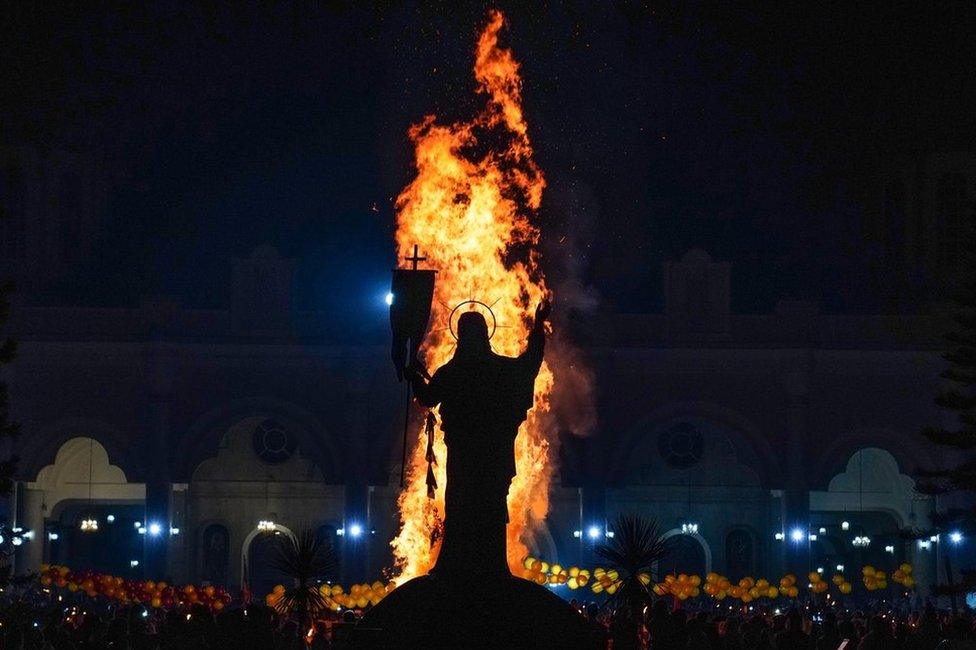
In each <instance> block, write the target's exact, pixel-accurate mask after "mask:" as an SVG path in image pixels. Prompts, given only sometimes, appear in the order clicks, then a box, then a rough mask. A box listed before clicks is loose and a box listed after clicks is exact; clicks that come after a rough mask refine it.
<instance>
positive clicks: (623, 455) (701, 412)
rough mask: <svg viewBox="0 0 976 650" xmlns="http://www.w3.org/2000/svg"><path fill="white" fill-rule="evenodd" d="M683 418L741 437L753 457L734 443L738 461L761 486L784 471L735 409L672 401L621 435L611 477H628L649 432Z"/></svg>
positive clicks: (748, 421) (759, 435)
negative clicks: (754, 474) (719, 428)
mask: <svg viewBox="0 0 976 650" xmlns="http://www.w3.org/2000/svg"><path fill="white" fill-rule="evenodd" d="M685 419H695V420H702V421H707V422H710V423H712V424H714V425H716V426H718V427H721V428H722V429H724V430H725V431H727V432H728V433H729V434H730V435H732V436H739V437H741V438H742V439H743V440H744V442H745V443H746V446H747V452H748V453H749V454H750V455H752V456H753V457H752V458H747V457H743V455H742V454H741V453H740V451H741V447H739V446H738V445H736V447H737V449H736V458H737V460H738V461H739V462H740V463H742V464H743V465H745V466H746V467H748V468H749V469H751V470H752V471H754V472H755V473H756V475H757V476H758V477H759V480H760V482H761V484H762V485H766V486H768V485H772V484H777V483H778V482H779V481H781V479H782V477H783V474H782V470H781V465H780V461H779V457H778V456H777V455H776V454H775V453H773V449H772V447H771V446H770V444H769V441H768V440H767V439H766V438H765V437H764V436H763V435H762V434H761V433H760V431H759V430H758V428H757V427H756V426H755V425H753V424H752V422H751V421H750V420H748V419H747V418H745V417H743V416H742V415H740V414H739V413H737V412H736V411H733V410H731V409H728V408H726V407H723V406H720V405H717V404H712V403H709V402H700V401H688V402H675V403H672V404H669V405H667V406H664V407H661V408H659V409H656V410H655V411H653V412H651V413H650V414H649V415H647V416H646V417H644V418H641V419H640V420H638V421H637V422H636V423H635V424H634V426H632V427H630V428H629V429H628V431H627V433H626V434H625V435H624V438H623V441H622V444H621V445H620V446H619V447H618V448H617V450H616V453H615V455H614V460H613V465H612V471H611V472H610V473H609V475H610V476H627V475H628V473H629V472H628V470H629V469H630V465H631V462H632V459H633V458H634V457H636V456H638V455H639V452H640V449H641V447H642V446H644V445H647V444H649V441H648V432H649V431H655V432H657V431H660V430H662V429H663V428H664V427H666V426H668V425H669V424H672V423H673V424H677V423H679V422H680V421H682V420H685Z"/></svg>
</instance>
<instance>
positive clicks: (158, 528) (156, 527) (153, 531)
mask: <svg viewBox="0 0 976 650" xmlns="http://www.w3.org/2000/svg"><path fill="white" fill-rule="evenodd" d="M162 532H163V527H162V525H161V524H160V523H159V522H158V521H154V522H152V523H151V524H149V534H150V535H152V536H153V537H158V536H159V535H160V534H162Z"/></svg>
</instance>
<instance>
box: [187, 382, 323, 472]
mask: <svg viewBox="0 0 976 650" xmlns="http://www.w3.org/2000/svg"><path fill="white" fill-rule="evenodd" d="M251 417H266V418H273V419H275V420H277V421H279V422H281V423H282V424H283V425H284V426H286V427H288V428H289V429H290V430H291V431H293V432H294V434H295V437H296V438H297V441H298V449H299V450H300V452H301V453H302V455H305V456H307V457H308V458H310V459H311V460H312V461H313V462H314V463H315V464H316V465H317V466H318V467H319V469H320V470H321V471H322V473H323V475H324V477H325V480H326V482H330V483H336V482H341V478H342V472H341V470H340V469H339V465H338V463H337V458H339V457H340V454H339V451H338V449H337V448H336V445H335V442H334V441H333V440H332V438H331V437H330V436H329V435H327V434H326V431H327V429H326V427H325V425H324V424H323V423H322V422H321V421H319V419H318V418H316V417H315V416H314V415H312V414H311V413H309V412H308V411H306V410H305V409H303V408H301V407H300V406H297V405H295V404H292V403H291V402H287V401H284V400H280V399H276V398H272V397H251V398H245V399H240V400H234V401H232V402H228V403H227V404H224V405H222V406H220V407H218V408H215V409H213V410H212V411H209V412H208V413H206V414H204V415H203V416H201V417H200V418H198V419H197V420H196V421H195V422H194V423H193V424H192V425H191V426H190V427H189V429H187V431H186V432H185V433H184V434H183V435H182V436H181V437H180V439H179V442H178V444H177V445H176V451H175V453H174V455H173V457H174V458H175V459H176V460H175V463H176V466H175V467H174V468H173V475H174V480H183V481H187V480H189V478H190V476H191V475H192V474H193V471H194V469H195V468H196V467H197V466H198V465H199V464H200V463H202V462H203V461H204V460H206V459H208V458H213V457H215V456H216V455H217V450H218V449H219V447H220V442H221V440H222V438H223V436H224V433H226V431H227V430H228V429H229V428H230V427H231V426H233V425H234V424H236V423H237V422H240V421H241V420H244V419H246V418H251Z"/></svg>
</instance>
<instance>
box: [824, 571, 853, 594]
mask: <svg viewBox="0 0 976 650" xmlns="http://www.w3.org/2000/svg"><path fill="white" fill-rule="evenodd" d="M830 581H831V582H833V583H834V584H835V585H837V590H838V591H840V593H842V594H844V595H845V596H846V595H847V594H849V593H851V591H853V590H854V587H853V585H851V583H849V582H848V581H847V578H845V577H844V574H843V573H835V574H834V577H833V578H831V579H830Z"/></svg>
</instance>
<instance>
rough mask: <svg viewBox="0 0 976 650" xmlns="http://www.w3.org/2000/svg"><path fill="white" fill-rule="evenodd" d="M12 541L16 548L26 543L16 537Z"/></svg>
mask: <svg viewBox="0 0 976 650" xmlns="http://www.w3.org/2000/svg"><path fill="white" fill-rule="evenodd" d="M10 541H11V543H12V544H13V545H14V546H20V545H21V544H23V543H24V540H22V539H21V538H19V537H14V538H13V539H12V540H10Z"/></svg>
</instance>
